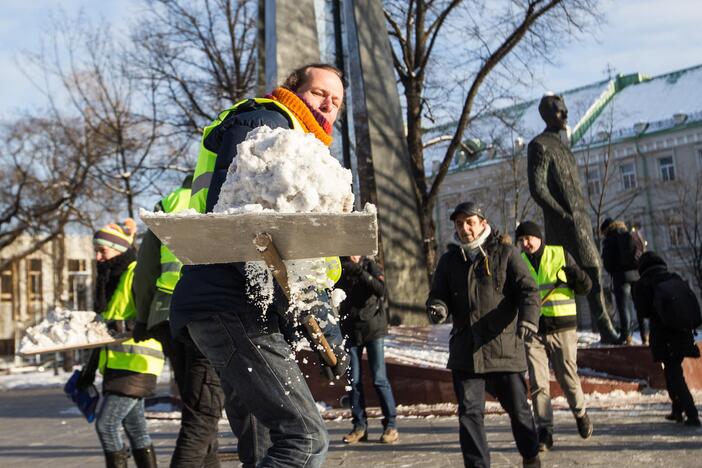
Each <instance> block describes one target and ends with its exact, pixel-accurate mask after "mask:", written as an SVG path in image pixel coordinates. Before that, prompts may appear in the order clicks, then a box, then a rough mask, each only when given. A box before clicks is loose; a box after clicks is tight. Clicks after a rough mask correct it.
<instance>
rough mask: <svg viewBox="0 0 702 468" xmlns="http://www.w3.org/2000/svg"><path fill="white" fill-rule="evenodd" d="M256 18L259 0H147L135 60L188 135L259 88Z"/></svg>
mask: <svg viewBox="0 0 702 468" xmlns="http://www.w3.org/2000/svg"><path fill="white" fill-rule="evenodd" d="M257 18H258V17H257V1H255V0H197V1H193V0H146V2H145V14H144V18H143V20H142V21H141V22H140V24H139V25H138V26H137V28H136V29H135V31H134V32H133V34H132V38H133V41H134V44H135V51H134V53H133V54H132V56H131V63H132V65H133V68H134V70H135V72H136V73H141V74H143V78H144V79H146V80H147V82H150V81H151V80H152V79H154V80H156V82H157V83H158V88H157V92H158V97H159V103H160V106H161V108H162V110H163V112H165V114H164V115H162V118H163V119H166V120H167V121H168V122H170V123H171V124H172V125H174V126H175V127H176V128H178V129H179V130H180V131H181V132H184V133H185V135H184V137H185V138H188V139H189V140H191V139H192V135H193V134H198V133H199V132H200V131H201V129H202V127H203V126H205V125H207V124H209V123H210V122H211V121H212V120H214V118H215V117H216V116H217V114H218V113H219V112H221V111H222V110H223V109H226V108H228V107H230V106H231V105H232V104H233V103H235V102H237V101H239V100H241V99H243V98H246V97H248V96H250V95H251V94H252V92H253V91H254V89H255V86H256V34H257V29H256V28H257Z"/></svg>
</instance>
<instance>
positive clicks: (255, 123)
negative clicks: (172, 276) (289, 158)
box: [170, 64, 348, 467]
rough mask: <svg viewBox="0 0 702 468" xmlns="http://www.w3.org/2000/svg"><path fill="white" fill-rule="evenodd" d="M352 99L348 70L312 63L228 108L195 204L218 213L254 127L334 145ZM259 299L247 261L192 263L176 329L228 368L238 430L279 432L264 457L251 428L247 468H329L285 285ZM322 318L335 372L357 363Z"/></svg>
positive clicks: (175, 301) (216, 128) (206, 138)
mask: <svg viewBox="0 0 702 468" xmlns="http://www.w3.org/2000/svg"><path fill="white" fill-rule="evenodd" d="M343 98H344V85H343V82H342V76H341V72H340V71H339V70H337V69H336V68H334V67H332V66H330V65H326V64H312V65H307V66H304V67H301V68H299V69H298V70H296V71H294V72H293V73H292V74H291V75H290V76H289V77H288V78H287V80H286V81H285V83H284V84H283V86H282V87H280V88H276V89H275V90H274V91H273V92H272V93H271V94H270V95H269V96H267V97H266V98H256V99H248V100H245V101H242V102H240V103H237V104H236V105H235V106H234V107H233V108H232V109H229V110H227V111H224V112H223V113H221V114H220V116H219V118H218V119H217V120H215V122H213V123H212V125H210V126H208V127H206V128H205V129H204V132H203V138H202V146H201V150H200V155H199V158H198V163H197V167H196V170H195V178H194V180H193V187H192V198H191V203H190V207H191V208H195V209H196V210H197V211H199V212H211V211H212V210H213V208H214V206H215V204H216V203H217V200H218V198H219V194H220V191H221V189H222V184H223V183H224V181H225V179H226V176H227V171H228V169H229V166H230V165H231V163H232V160H233V159H234V157H235V156H236V154H237V145H238V144H239V143H241V142H242V141H243V140H244V139H245V137H246V135H247V134H248V133H249V132H250V131H251V130H253V129H255V128H258V127H262V126H267V127H270V128H273V129H275V128H286V129H295V130H299V131H302V132H305V133H312V134H314V135H315V136H316V137H317V139H319V140H320V141H322V142H323V143H324V144H325V145H327V146H328V145H330V144H331V141H332V138H331V131H332V124H333V123H334V121H335V120H336V116H337V113H338V112H339V109H340V107H341V105H342V103H343ZM202 241H203V242H207V239H206V238H203V239H202ZM250 241H251V240H250V239H239V238H234V239H232V242H250ZM222 247H223V246H217V245H212V246H211V248H212V249H217V248H222ZM252 296H255V295H251V294H247V279H246V271H245V264H244V263H233V264H210V265H187V266H185V267H183V270H182V277H181V279H180V281H179V283H178V285H177V286H176V289H175V290H174V292H173V298H172V301H171V313H170V323H171V329H172V331H173V334H174V336H178V335H179V334H180V333H181V332H182V331H183V330H184V329H185V328H187V330H188V332H189V333H190V336H191V338H192V339H193V341H194V342H195V343H196V345H197V346H198V348H200V350H201V351H202V352H203V354H205V356H207V358H208V359H209V360H210V362H211V363H212V365H213V366H214V367H215V369H216V370H217V372H218V373H219V376H220V378H221V380H222V387H223V389H224V391H225V394H226V399H227V415H228V416H229V418H230V423H231V424H232V426H233V429H235V430H236V431H237V432H241V431H242V430H243V429H244V426H245V425H246V424H247V423H248V424H251V423H254V424H257V423H261V424H263V425H264V426H265V427H266V428H267V429H268V430H269V431H270V438H271V442H272V446H271V447H270V448H269V449H268V451H267V452H266V454H265V456H263V458H262V459H260V456H261V455H262V454H260V450H257V447H260V445H261V443H262V442H263V441H261V440H249V439H250V434H254V438H255V439H258V438H259V437H260V435H261V432H260V431H257V430H255V428H250V427H249V430H248V431H246V435H247V436H248V439H247V437H244V438H243V439H244V440H242V438H240V458H241V461H242V462H243V463H244V466H249V465H252V464H254V463H256V462H260V465H258V466H286V467H293V466H305V467H308V466H309V467H317V466H321V465H322V463H323V461H324V457H325V454H326V451H327V447H328V443H329V440H328V436H327V432H326V427H325V425H324V422H323V420H322V418H321V416H320V414H319V411H318V410H317V408H316V406H315V402H314V399H313V397H312V395H311V393H310V391H309V388H308V387H307V384H306V382H305V379H304V377H303V375H302V373H301V372H300V369H299V367H298V366H297V365H296V364H295V362H294V361H292V360H291V359H290V357H289V356H290V354H291V349H290V347H289V345H288V344H287V343H286V341H285V339H284V338H283V336H282V334H281V333H280V331H279V325H278V323H279V321H278V319H279V317H280V316H282V315H284V314H285V312H286V310H287V308H288V303H287V300H286V299H285V297H284V296H283V294H282V291H281V290H280V288H279V287H278V286H277V285H276V287H275V292H274V297H273V301H272V302H269V301H261V300H257V298H256V297H252ZM318 319H319V321H320V324H323V325H324V327H323V332H324V334H325V336H326V338H327V340H328V341H329V344H330V345H331V346H332V347H333V349H334V353H335V354H336V356H337V361H338V363H339V364H337V367H336V368H335V369H334V372H335V374H337V375H341V374H343V373H345V371H346V366H347V362H348V359H347V358H346V356H345V352H344V350H343V346H342V343H341V341H342V340H341V332H340V330H339V327H338V325H336V324H335V323H333V321H331V320H326V317H321V316H318ZM230 413H233V414H230ZM251 416H253V418H252V417H251ZM249 431H250V432H249ZM263 443H264V444H265V442H263ZM242 444H243V445H244V446H243V447H242ZM254 452H258V453H254Z"/></svg>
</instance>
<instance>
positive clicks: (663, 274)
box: [632, 265, 700, 362]
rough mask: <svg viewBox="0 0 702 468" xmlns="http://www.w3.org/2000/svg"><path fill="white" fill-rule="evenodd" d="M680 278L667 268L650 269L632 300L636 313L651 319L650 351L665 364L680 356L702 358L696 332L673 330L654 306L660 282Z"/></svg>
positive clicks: (654, 267) (636, 285)
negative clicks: (655, 288)
mask: <svg viewBox="0 0 702 468" xmlns="http://www.w3.org/2000/svg"><path fill="white" fill-rule="evenodd" d="M674 275H676V274H675V273H671V272H669V271H668V270H667V268H666V267H665V266H662V265H656V266H653V267H651V268H648V269H646V270H645V271H644V272H643V274H642V275H641V279H640V280H639V281H637V282H636V283H635V284H634V287H633V294H632V297H633V299H634V305H635V306H636V311H637V312H638V313H639V314H640V315H641V316H642V317H644V318H649V319H650V320H651V322H650V323H651V336H650V348H651V354H652V355H653V360H654V361H656V362H661V361H665V360H666V359H670V358H678V357H699V356H700V351H699V349H698V348H697V345H695V339H694V336H693V334H692V330H672V329H670V328H667V327H666V326H665V325H663V322H661V319H660V318H659V317H658V314H657V313H656V310H655V308H654V306H653V288H654V285H655V284H656V283H658V282H659V281H664V280H666V279H668V278H670V277H671V276H674Z"/></svg>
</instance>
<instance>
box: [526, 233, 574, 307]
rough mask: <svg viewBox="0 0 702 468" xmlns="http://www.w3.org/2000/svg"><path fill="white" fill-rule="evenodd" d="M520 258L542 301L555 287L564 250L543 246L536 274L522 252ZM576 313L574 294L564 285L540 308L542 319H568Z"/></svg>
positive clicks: (562, 261) (555, 246) (563, 259)
mask: <svg viewBox="0 0 702 468" xmlns="http://www.w3.org/2000/svg"><path fill="white" fill-rule="evenodd" d="M522 258H523V259H524V261H525V262H526V263H527V266H528V267H529V272H530V273H531V276H532V277H533V278H534V280H535V281H536V284H537V285H538V287H539V297H540V298H541V299H542V300H543V298H544V297H545V296H546V294H548V292H549V291H550V290H551V289H553V287H554V286H555V285H556V281H557V275H558V272H559V271H560V270H561V268H563V267H564V266H565V264H566V258H565V250H563V247H561V246H560V245H546V246H544V253H543V255H542V256H541V263H540V264H539V272H538V273H537V272H536V270H534V267H533V266H532V265H531V262H530V261H529V258H528V257H527V256H526V254H525V253H524V252H522ZM576 312H577V309H576V307H575V292H574V291H573V290H572V289H570V288H569V287H568V286H566V285H562V286H560V287H558V288H556V290H555V291H553V293H552V294H551V295H550V296H549V297H548V299H547V300H546V302H545V303H544V304H543V305H542V306H541V315H543V316H544V317H568V316H571V315H575V314H576Z"/></svg>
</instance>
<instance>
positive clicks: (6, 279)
mask: <svg viewBox="0 0 702 468" xmlns="http://www.w3.org/2000/svg"><path fill="white" fill-rule="evenodd" d="M12 291H13V287H12V268H11V267H10V266H8V267H7V268H5V269H4V270H2V271H1V272H0V303H10V304H11V303H12Z"/></svg>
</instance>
